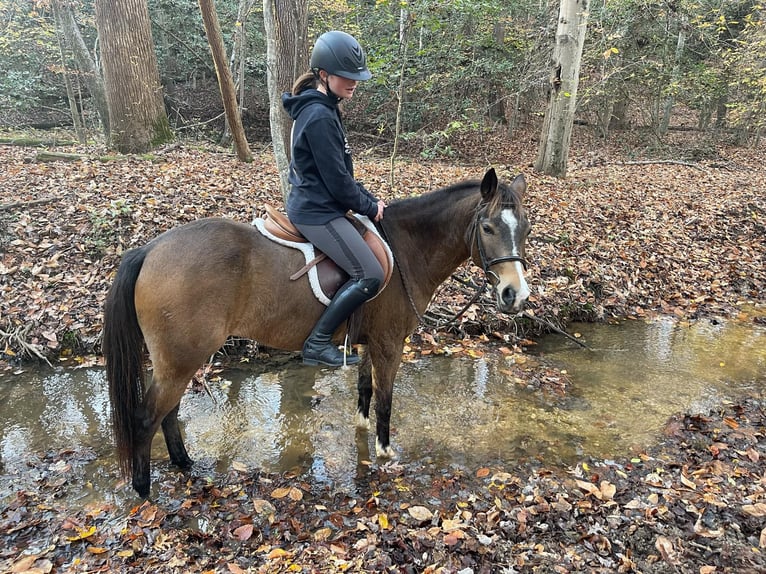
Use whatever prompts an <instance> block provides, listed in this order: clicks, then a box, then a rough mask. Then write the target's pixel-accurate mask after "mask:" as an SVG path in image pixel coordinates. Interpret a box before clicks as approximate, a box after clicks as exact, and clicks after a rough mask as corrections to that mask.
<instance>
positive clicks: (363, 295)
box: [303, 279, 380, 367]
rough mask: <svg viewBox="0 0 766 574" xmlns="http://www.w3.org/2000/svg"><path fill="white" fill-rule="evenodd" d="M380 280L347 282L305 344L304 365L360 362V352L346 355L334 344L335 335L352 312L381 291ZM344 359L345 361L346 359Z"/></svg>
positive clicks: (336, 365)
mask: <svg viewBox="0 0 766 574" xmlns="http://www.w3.org/2000/svg"><path fill="white" fill-rule="evenodd" d="M379 286H380V281H379V280H378V279H362V280H360V281H354V280H351V281H348V283H346V284H345V285H344V286H343V287H341V288H340V291H338V293H336V294H335V297H333V298H332V301H330V304H329V305H328V306H327V309H325V310H324V313H322V316H321V317H319V321H317V324H316V325H315V326H314V329H313V330H312V331H311V334H310V335H309V338H308V339H306V342H305V343H303V364H304V365H318V364H320V363H321V364H323V365H328V366H330V367H341V366H343V365H344V364H346V365H354V364H356V363H358V362H359V357H358V356H357V355H349V356H346V355H345V353H344V352H343V351H341V350H339V349H338V347H337V345H335V344H333V342H332V336H333V333H335V330H336V329H337V328H338V327H340V325H341V323H343V321H345V320H346V319H348V317H349V316H350V315H351V313H353V312H354V310H355V309H356V308H357V307H359V306H360V305H361V304H362V303H364V302H365V301H367V300H368V299H370V298H372V297H373V296H374V295H375V293H377V292H378V287H379ZM344 360H345V362H344Z"/></svg>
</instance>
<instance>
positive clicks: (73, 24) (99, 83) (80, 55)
mask: <svg viewBox="0 0 766 574" xmlns="http://www.w3.org/2000/svg"><path fill="white" fill-rule="evenodd" d="M52 5H53V12H54V14H55V15H56V21H57V23H58V26H59V28H60V29H61V33H62V34H63V35H64V40H65V41H66V44H67V46H68V47H69V49H70V50H71V51H72V55H73V56H74V59H75V62H77V67H78V68H79V70H80V73H81V75H82V78H83V81H84V82H85V85H86V86H87V88H88V93H90V96H91V97H92V98H93V102H94V105H95V106H96V113H97V114H98V118H99V120H100V121H101V129H102V131H103V132H104V138H105V139H106V141H109V106H108V105H107V100H106V91H105V89H104V81H103V80H102V79H101V72H100V71H99V70H98V68H97V66H96V62H95V61H94V60H93V56H92V55H91V53H90V51H89V50H88V47H87V46H86V45H85V40H83V38H82V34H81V33H80V28H79V26H78V25H77V21H76V20H75V17H74V12H73V11H72V6H71V4H68V3H64V2H62V1H61V0H53V2H52Z"/></svg>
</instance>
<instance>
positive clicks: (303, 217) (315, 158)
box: [282, 31, 386, 367]
mask: <svg viewBox="0 0 766 574" xmlns="http://www.w3.org/2000/svg"><path fill="white" fill-rule="evenodd" d="M310 66H311V69H310V70H309V71H308V72H306V73H304V74H303V75H301V76H300V77H299V78H298V79H297V80H295V83H294V84H293V87H292V93H285V94H283V95H282V104H283V105H284V107H285V110H287V113H288V114H289V115H290V117H291V118H292V119H293V120H294V123H293V131H292V150H291V151H292V155H291V159H290V173H289V181H290V193H289V196H288V198H287V215H288V217H289V218H290V220H291V221H292V222H293V224H294V225H295V226H296V227H297V228H298V230H299V231H300V232H301V233H302V234H303V235H304V237H306V239H308V240H309V241H310V242H311V243H313V244H314V245H315V246H316V247H317V249H319V250H320V251H322V252H324V253H325V254H326V255H327V256H328V257H330V258H331V259H332V260H333V261H335V263H336V264H337V265H338V266H339V267H340V268H342V269H343V270H344V271H345V272H346V273H348V275H349V280H348V281H347V282H346V283H345V284H343V285H342V286H341V287H340V289H338V292H337V293H336V294H335V296H334V297H333V299H332V301H330V304H329V305H328V306H327V308H326V309H325V310H324V313H323V314H322V316H321V317H320V318H319V321H318V322H317V323H316V325H315V326H314V329H313V330H312V331H311V334H310V335H309V337H308V339H306V342H305V343H304V344H303V362H304V363H305V364H308V365H316V364H319V363H321V364H324V365H329V366H332V367H338V366H341V365H343V364H344V363H345V364H355V363H358V362H359V357H358V356H357V355H349V356H348V357H346V356H345V353H344V352H343V351H341V350H339V349H338V347H337V346H336V345H334V344H333V343H332V336H333V333H334V332H335V330H336V329H337V328H338V327H339V326H340V325H341V324H342V323H343V322H344V321H345V320H346V319H348V317H349V316H350V315H351V313H353V311H354V310H355V309H357V308H358V307H359V306H360V305H362V304H363V303H364V302H365V301H367V300H369V299H370V298H372V297H373V296H374V295H375V294H376V293H377V292H378V289H379V288H380V286H381V285H382V283H383V280H384V272H383V269H382V267H381V265H380V263H379V262H378V260H377V259H376V258H375V255H374V254H373V252H372V250H371V249H370V248H369V247H368V246H367V244H366V243H365V242H364V240H363V239H362V236H361V235H360V234H359V232H358V231H357V230H356V229H355V228H354V226H353V225H352V224H351V223H350V222H349V221H348V220H347V219H346V217H345V214H346V212H348V211H355V212H356V213H359V214H362V215H366V216H368V217H369V218H371V219H373V220H374V221H380V220H381V219H382V218H383V210H384V209H385V207H386V204H385V203H384V202H383V201H382V200H380V199H378V198H376V197H375V196H374V195H373V194H372V193H370V192H369V191H368V190H367V189H365V187H364V186H363V185H362V184H361V183H360V182H358V181H356V179H354V167H353V164H352V161H351V148H350V147H349V144H348V140H347V139H346V133H345V130H344V129H343V123H342V121H341V114H340V108H339V104H340V102H341V101H342V100H343V99H351V97H352V96H353V95H354V90H355V89H356V87H357V84H358V82H359V81H362V80H368V79H370V77H371V76H372V74H370V71H369V70H368V69H367V61H366V57H365V53H364V50H363V49H362V47H361V46H360V45H359V42H357V41H356V39H354V37H353V36H351V35H349V34H346V33H345V32H340V31H331V32H326V33H324V34H322V35H321V36H320V37H319V38H318V39H317V41H316V43H315V45H314V49H313V50H312V52H311V62H310Z"/></svg>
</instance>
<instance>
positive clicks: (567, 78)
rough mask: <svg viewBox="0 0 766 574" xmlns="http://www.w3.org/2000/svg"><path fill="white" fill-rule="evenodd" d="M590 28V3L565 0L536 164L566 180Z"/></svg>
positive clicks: (561, 10)
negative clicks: (584, 51)
mask: <svg viewBox="0 0 766 574" xmlns="http://www.w3.org/2000/svg"><path fill="white" fill-rule="evenodd" d="M587 25H588V0H561V4H560V6H559V23H558V29H557V31H556V46H555V48H554V51H553V61H552V66H551V69H552V71H551V77H550V82H551V85H550V93H549V100H548V110H547V111H546V113H545V121H544V122H543V129H542V135H541V138H540V147H539V149H538V154H537V160H536V161H535V170H536V171H539V172H541V173H545V174H548V175H553V176H555V177H566V171H567V159H568V157H569V141H570V139H571V137H572V124H573V123H574V114H575V108H576V106H577V86H578V84H579V81H580V62H581V60H582V49H583V45H584V44H585V31H586V27H587Z"/></svg>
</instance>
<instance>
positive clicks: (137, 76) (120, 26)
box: [96, 0, 173, 153]
mask: <svg viewBox="0 0 766 574" xmlns="http://www.w3.org/2000/svg"><path fill="white" fill-rule="evenodd" d="M96 27H97V29H98V35H99V41H100V43H101V61H102V67H103V70H104V84H105V86H106V95H107V101H108V103H109V125H110V128H111V129H110V138H109V140H110V142H109V143H110V146H111V147H113V148H115V149H117V151H119V152H120V153H143V152H146V151H149V150H150V149H151V148H152V147H154V146H157V145H159V144H162V143H164V142H166V141H169V140H171V139H172V137H173V134H172V133H171V131H170V126H169V125H168V116H167V114H166V113H165V104H164V102H163V98H162V86H161V85H160V77H159V73H158V71H157V55H156V54H155V53H154V43H153V41H152V30H151V26H150V22H149V9H148V7H147V4H146V0H96Z"/></svg>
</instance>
